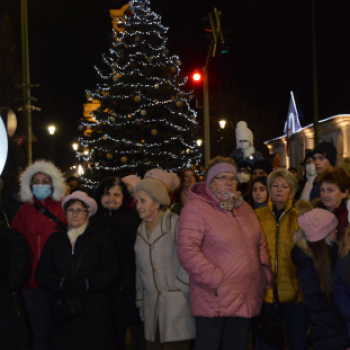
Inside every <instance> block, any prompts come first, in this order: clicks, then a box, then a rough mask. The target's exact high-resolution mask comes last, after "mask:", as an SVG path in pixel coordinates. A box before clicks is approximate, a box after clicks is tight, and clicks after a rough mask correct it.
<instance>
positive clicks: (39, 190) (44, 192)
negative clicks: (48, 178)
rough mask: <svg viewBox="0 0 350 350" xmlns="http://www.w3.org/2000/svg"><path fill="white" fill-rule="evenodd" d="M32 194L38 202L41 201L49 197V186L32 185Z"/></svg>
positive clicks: (50, 193)
mask: <svg viewBox="0 0 350 350" xmlns="http://www.w3.org/2000/svg"><path fill="white" fill-rule="evenodd" d="M33 194H34V196H35V197H36V198H37V199H39V201H43V200H44V199H45V198H47V197H51V195H52V190H51V185H33Z"/></svg>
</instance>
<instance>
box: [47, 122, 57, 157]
mask: <svg viewBox="0 0 350 350" xmlns="http://www.w3.org/2000/svg"><path fill="white" fill-rule="evenodd" d="M47 129H48V130H49V134H50V135H52V162H53V163H54V162H55V137H54V135H55V130H56V127H55V126H54V125H50V126H49V127H48V128H47Z"/></svg>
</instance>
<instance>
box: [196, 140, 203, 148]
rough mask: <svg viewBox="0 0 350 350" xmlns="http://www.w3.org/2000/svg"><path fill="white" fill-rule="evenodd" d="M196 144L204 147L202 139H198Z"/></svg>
mask: <svg viewBox="0 0 350 350" xmlns="http://www.w3.org/2000/svg"><path fill="white" fill-rule="evenodd" d="M196 142H197V146H198V147H200V146H202V143H203V141H202V140H201V139H198V140H197V141H196Z"/></svg>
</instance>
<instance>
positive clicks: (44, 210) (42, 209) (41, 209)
mask: <svg viewBox="0 0 350 350" xmlns="http://www.w3.org/2000/svg"><path fill="white" fill-rule="evenodd" d="M34 207H35V209H37V210H38V212H39V213H41V214H43V215H45V216H46V217H48V218H49V219H51V220H52V221H54V222H55V223H56V224H57V225H59V226H63V222H62V221H61V220H60V219H59V218H58V217H57V216H56V215H54V214H52V213H51V211H50V210H48V209H47V208H45V207H44V206H43V205H40V204H38V203H34Z"/></svg>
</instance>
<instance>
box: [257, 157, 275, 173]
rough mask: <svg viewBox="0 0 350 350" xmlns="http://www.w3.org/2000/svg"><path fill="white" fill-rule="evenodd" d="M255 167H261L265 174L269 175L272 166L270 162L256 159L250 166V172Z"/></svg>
mask: <svg viewBox="0 0 350 350" xmlns="http://www.w3.org/2000/svg"><path fill="white" fill-rule="evenodd" d="M256 169H262V170H264V171H265V173H266V174H267V175H269V174H270V173H272V170H273V167H272V164H271V163H270V162H268V161H267V160H258V161H256V162H255V163H254V165H253V167H252V174H253V172H254V170H256Z"/></svg>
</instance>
